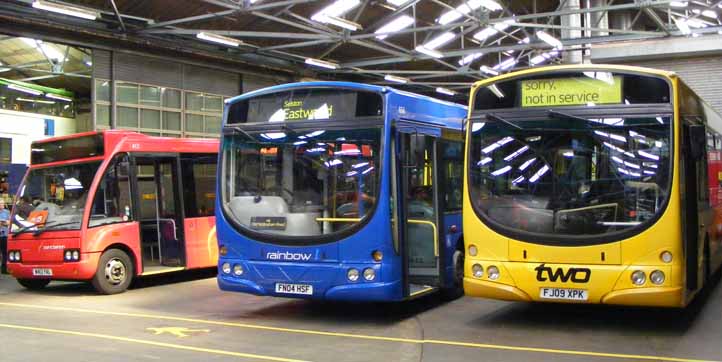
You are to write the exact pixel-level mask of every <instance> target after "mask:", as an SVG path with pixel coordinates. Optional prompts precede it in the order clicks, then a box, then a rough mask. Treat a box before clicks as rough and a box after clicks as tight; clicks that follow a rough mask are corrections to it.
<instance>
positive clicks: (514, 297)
mask: <svg viewBox="0 0 722 362" xmlns="http://www.w3.org/2000/svg"><path fill="white" fill-rule="evenodd" d="M464 293H465V294H466V295H469V296H484V297H487V298H494V299H502V300H510V301H522V302H529V301H531V298H529V296H528V295H527V294H526V293H524V292H523V291H522V290H521V289H519V288H516V287H513V286H511V285H506V284H499V283H493V282H489V281H485V280H478V279H472V278H464Z"/></svg>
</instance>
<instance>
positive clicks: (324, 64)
mask: <svg viewBox="0 0 722 362" xmlns="http://www.w3.org/2000/svg"><path fill="white" fill-rule="evenodd" d="M306 64H310V65H315V66H317V67H321V68H327V69H338V63H334V62H327V61H325V60H321V59H314V58H306Z"/></svg>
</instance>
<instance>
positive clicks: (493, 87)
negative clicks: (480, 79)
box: [488, 84, 504, 98]
mask: <svg viewBox="0 0 722 362" xmlns="http://www.w3.org/2000/svg"><path fill="white" fill-rule="evenodd" d="M488 88H489V90H491V93H494V95H495V96H496V97H497V98H504V93H502V91H501V89H499V87H497V86H496V84H492V85H490V86H489V87H488Z"/></svg>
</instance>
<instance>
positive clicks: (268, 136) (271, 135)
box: [261, 132, 286, 140]
mask: <svg viewBox="0 0 722 362" xmlns="http://www.w3.org/2000/svg"><path fill="white" fill-rule="evenodd" d="M261 137H263V138H265V139H267V140H278V139H281V138H285V137H286V134H285V133H283V132H269V133H261Z"/></svg>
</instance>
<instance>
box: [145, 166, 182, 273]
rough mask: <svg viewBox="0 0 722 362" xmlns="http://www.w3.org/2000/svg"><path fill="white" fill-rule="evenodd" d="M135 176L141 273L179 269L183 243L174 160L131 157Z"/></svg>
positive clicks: (176, 168)
mask: <svg viewBox="0 0 722 362" xmlns="http://www.w3.org/2000/svg"><path fill="white" fill-rule="evenodd" d="M135 177H136V180H137V181H136V185H137V187H138V192H137V193H136V195H137V196H136V197H137V202H136V205H138V207H139V210H138V211H137V215H140V225H141V235H140V236H141V237H140V240H141V250H142V251H141V253H142V256H143V274H144V275H148V274H156V273H162V272H167V271H174V270H178V269H182V267H183V266H184V265H185V262H184V259H185V250H184V245H185V244H184V242H183V228H182V225H183V219H182V214H181V205H180V198H179V189H178V161H177V157H174V156H150V157H146V156H143V157H135Z"/></svg>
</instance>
